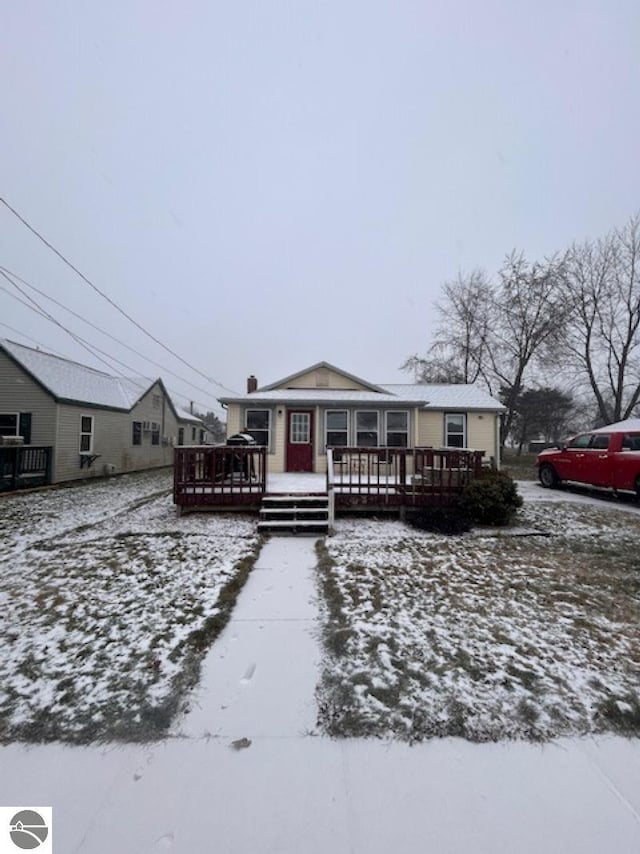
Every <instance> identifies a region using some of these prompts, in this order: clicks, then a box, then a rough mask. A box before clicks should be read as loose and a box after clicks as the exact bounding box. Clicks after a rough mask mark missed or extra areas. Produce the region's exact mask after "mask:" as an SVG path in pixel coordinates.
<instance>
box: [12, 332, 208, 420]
mask: <svg viewBox="0 0 640 854" xmlns="http://www.w3.org/2000/svg"><path fill="white" fill-rule="evenodd" d="M0 347H1V348H2V349H4V350H5V351H6V352H7V353H8V355H9V356H10V357H12V358H13V359H14V360H15V361H16V362H17V363H18V364H19V365H21V366H22V367H23V368H24V369H25V370H26V371H27V373H29V374H30V375H31V376H32V377H33V379H34V380H35V381H36V382H37V383H39V384H40V385H41V386H42V387H43V388H44V389H45V390H46V391H48V392H49V393H50V394H51V395H53V397H55V398H56V399H57V400H61V401H67V402H72V403H81V404H82V403H84V404H89V405H91V406H101V407H104V408H105V409H120V410H124V411H126V412H128V411H130V410H131V409H132V408H133V407H134V406H135V404H136V403H137V402H138V401H139V400H140V398H141V397H143V396H144V395H145V394H146V393H147V392H148V391H149V390H150V389H151V388H152V386H154V385H155V384H156V383H158V382H159V383H160V384H161V385H162V386H163V389H164V383H163V382H162V380H161V379H160V378H157V379H149V378H148V377H132V378H128V377H114V376H111V375H110V374H106V373H104V371H98V370H96V369H95V368H89V367H87V365H81V364H80V363H79V362H72V361H71V360H70V359H63V358H62V357H61V356H54V355H53V354H52V353H47V352H45V351H44V350H35V349H34V348H33V347H25V346H24V345H23V344H16V342H15V341H9V340H8V339H6V338H1V339H0ZM164 390H165V393H166V389H164ZM167 398H168V400H169V402H170V404H171V406H172V407H173V409H174V411H176V406H175V404H174V402H173V401H172V400H171V398H170V397H169V395H168V394H167ZM176 414H177V412H176ZM193 417H194V416H192V415H189V416H187V413H186V412H184V410H183V411H182V413H181V414H179V415H178V418H179V420H182V421H186V420H192V419H193Z"/></svg>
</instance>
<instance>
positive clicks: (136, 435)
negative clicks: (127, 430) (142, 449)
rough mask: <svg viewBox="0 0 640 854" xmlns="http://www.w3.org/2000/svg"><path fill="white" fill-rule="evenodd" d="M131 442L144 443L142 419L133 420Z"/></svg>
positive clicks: (133, 443) (134, 443)
mask: <svg viewBox="0 0 640 854" xmlns="http://www.w3.org/2000/svg"><path fill="white" fill-rule="evenodd" d="M131 444H132V445H141V444H142V421H132V422H131Z"/></svg>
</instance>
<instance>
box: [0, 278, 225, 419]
mask: <svg viewBox="0 0 640 854" xmlns="http://www.w3.org/2000/svg"><path fill="white" fill-rule="evenodd" d="M0 291H2V292H3V293H6V294H8V295H9V296H10V297H13V299H15V300H17V301H18V302H19V303H21V304H22V305H24V306H26V308H29V309H31V311H33V312H35V313H36V314H40V315H41V316H42V317H45V318H46V319H47V320H48V319H49V318H48V317H46V314H45V313H44V312H42V311H40V310H39V309H37V308H35V307H34V306H32V305H29V303H28V302H25V301H24V300H21V299H20V298H19V297H17V296H16V295H15V294H12V293H11V292H10V291H8V290H6V289H5V288H2V287H0ZM0 326H4V327H5V329H10V330H11V332H13V333H15V334H16V335H20V336H21V337H22V338H26V339H27V341H31V342H32V343H33V344H36V345H37V346H38V347H39V348H40V347H42V348H44V349H43V350H42V352H45V353H53V354H54V355H55V356H57V357H58V358H60V359H65V360H66V361H69V359H68V357H67V356H64V355H63V354H62V353H60V352H57V351H56V350H54V349H53V347H49V346H48V345H47V344H43V343H42V341H37V340H36V339H35V338H32V337H31V336H30V335H27V334H26V333H25V332H21V331H20V330H19V329H15V328H14V327H13V326H9V324H8V323H2V322H0ZM65 331H66V330H65ZM85 343H87V342H85ZM89 346H91V345H89ZM100 352H102V351H100ZM92 355H95V354H93V353H92ZM105 355H106V356H107V358H109V359H113V361H117V359H115V358H114V357H113V356H109V354H105ZM95 358H98V357H97V356H96V357H95ZM120 364H123V363H120ZM107 367H108V368H109V369H110V371H113V367H112V366H111V365H107ZM125 367H128V366H126V365H125ZM128 370H131V368H128ZM109 376H113V374H112V373H110V374H109ZM121 378H122V379H126V380H127V381H129V382H131V383H132V385H135V386H137V387H138V388H139V389H140V390H141V391H147V389H148V386H143V385H141V384H140V383H138V382H136V381H135V379H132V378H131V377H121ZM166 388H167V391H169V392H171V394H172V395H173V396H175V397H176V398H181V399H182V400H184V401H186V402H187V403H191V402H192V401H191V399H190V398H189V396H188V395H186V394H185V393H184V392H182V391H177V390H176V389H174V388H169V386H167V387H166ZM193 403H195V404H197V405H198V406H199V407H200V408H201V409H203V410H204V411H213V410H214V409H215V406H212V405H211V403H203V402H202V401H201V400H194V401H193ZM182 405H184V404H182ZM214 414H215V413H214Z"/></svg>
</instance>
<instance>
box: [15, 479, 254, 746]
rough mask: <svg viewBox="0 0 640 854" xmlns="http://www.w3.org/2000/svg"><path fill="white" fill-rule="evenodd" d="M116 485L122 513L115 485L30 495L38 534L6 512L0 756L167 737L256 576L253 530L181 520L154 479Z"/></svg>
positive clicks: (220, 520)
mask: <svg viewBox="0 0 640 854" xmlns="http://www.w3.org/2000/svg"><path fill="white" fill-rule="evenodd" d="M164 479H165V480H166V473H164ZM122 481H123V484H122V486H123V489H124V492H125V497H126V502H125V503H126V506H127V507H128V511H127V512H123V510H122V507H123V502H122V500H121V497H120V496H119V495H118V492H117V491H111V489H110V485H111V483H113V482H112V481H109V482H108V484H106V485H104V484H103V485H101V488H100V489H98V490H97V491H95V490H94V489H92V488H91V487H90V486H83V487H75V488H73V489H67V490H64V491H63V492H62V493H60V492H58V491H56V492H53V491H52V492H48V493H46V494H45V493H41V494H39V495H38V496H35V498H36V505H35V512H36V515H38V516H39V518H40V519H41V526H40V528H39V529H38V530H37V532H36V531H33V532H32V530H31V527H32V526H31V517H30V516H29V514H28V513H27V512H26V511H28V510H29V507H28V506H27V505H26V504H25V503H24V502H25V500H26V497H24V496H21V497H20V501H18V502H16V501H7V502H2V503H0V527H2V526H3V525H4V530H5V531H6V532H7V536H8V545H9V554H10V556H11V559H10V560H8V561H6V562H5V563H4V564H3V566H2V569H1V570H0V600H1V599H4V600H5V602H6V601H10V602H11V608H10V609H8V610H6V613H5V619H4V620H3V621H2V623H0V681H1V683H2V685H3V689H4V693H3V695H2V697H0V741H2V742H4V743H8V742H10V741H16V740H20V741H37V742H42V741H53V740H60V741H66V742H72V743H82V744H84V743H88V742H90V741H95V740H114V739H123V740H138V741H146V740H150V739H157V738H160V737H162V736H163V735H165V734H166V733H167V730H168V728H169V726H170V723H171V721H172V719H173V717H174V716H175V715H176V713H177V712H178V711H179V710H180V708H181V704H182V702H183V700H184V695H185V692H186V691H187V690H188V689H189V688H190V687H191V686H193V685H194V684H195V683H196V682H197V680H198V677H199V674H200V667H201V661H202V658H203V656H204V654H205V653H206V651H207V650H208V648H209V647H210V645H211V643H212V642H213V641H214V640H215V638H216V637H217V636H218V634H219V633H220V631H222V629H223V627H224V626H225V625H226V623H227V621H228V620H229V617H230V615H231V612H232V610H233V607H234V604H235V601H236V599H237V596H238V594H239V592H240V590H241V589H242V587H243V585H244V583H245V582H246V579H247V577H248V575H249V573H250V571H251V568H252V567H253V565H254V563H255V560H256V557H257V555H258V552H259V550H260V547H261V542H262V541H261V539H260V538H259V537H258V535H257V534H256V532H255V521H254V520H253V519H252V518H251V519H249V518H244V517H241V516H238V515H233V516H226V515H222V514H221V515H217V514H216V515H208V516H205V515H204V514H202V515H194V516H193V517H186V518H180V517H178V516H177V514H176V513H175V508H174V507H173V505H172V504H171V501H170V499H169V498H168V496H167V490H166V488H159V485H162V480H161V476H160V475H157V474H156V476H155V477H149V476H148V475H146V476H144V477H141V478H140V482H139V483H138V488H137V489H136V483H135V479H133V478H129V479H128V480H127V482H126V483H124V481H125V479H124V478H123V479H122ZM61 494H62V495H63V498H64V500H65V502H66V510H65V511H64V512H63V513H62V515H60V513H58V515H56V513H55V512H54V510H55V507H56V505H57V502H58V500H59V497H60V495H61ZM45 498H46V499H47V500H48V501H50V502H51V505H52V506H47V504H46V501H45ZM92 499H93V500H98V499H99V500H100V506H99V507H94V506H93V505H92ZM108 499H109V500H108ZM110 501H111V502H112V504H111V503H110ZM80 506H82V507H83V508H84V510H83V514H82V515H81V517H80V518H79V519H78V520H77V521H76V525H75V527H72V526H71V524H70V523H71V514H72V512H74V511H75V509H76V508H78V507H80ZM20 508H22V510H23V511H25V515H24V516H23V515H22V512H18V511H19V510H20ZM5 510H6V514H5ZM58 510H60V508H59V507H58ZM67 511H68V512H67ZM98 514H99V515H100V518H101V521H98V519H97V516H98ZM92 517H93V518H92ZM8 519H10V520H11V524H9V523H8ZM89 519H91V521H90V522H89V521H88V520H89ZM16 578H19V579H20V583H19V584H16V583H15V580H16Z"/></svg>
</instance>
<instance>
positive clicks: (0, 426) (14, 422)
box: [0, 412, 20, 436]
mask: <svg viewBox="0 0 640 854" xmlns="http://www.w3.org/2000/svg"><path fill="white" fill-rule="evenodd" d="M19 423H20V417H19V415H18V413H17V412H0V436H19V435H20V434H19V433H18V425H19Z"/></svg>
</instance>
